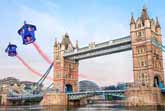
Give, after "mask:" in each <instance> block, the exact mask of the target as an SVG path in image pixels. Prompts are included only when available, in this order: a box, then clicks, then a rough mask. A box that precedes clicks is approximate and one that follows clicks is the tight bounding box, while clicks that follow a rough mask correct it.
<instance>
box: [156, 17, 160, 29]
mask: <svg viewBox="0 0 165 111" xmlns="http://www.w3.org/2000/svg"><path fill="white" fill-rule="evenodd" d="M156 28H160V24H159V20H158V17H156Z"/></svg>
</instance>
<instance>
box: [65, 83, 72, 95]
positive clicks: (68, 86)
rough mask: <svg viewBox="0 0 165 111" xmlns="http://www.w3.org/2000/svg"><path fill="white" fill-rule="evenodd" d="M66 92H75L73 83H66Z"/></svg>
mask: <svg viewBox="0 0 165 111" xmlns="http://www.w3.org/2000/svg"><path fill="white" fill-rule="evenodd" d="M65 92H66V93H70V92H73V87H72V85H71V84H66V85H65Z"/></svg>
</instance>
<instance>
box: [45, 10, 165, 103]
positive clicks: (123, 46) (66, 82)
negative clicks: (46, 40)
mask: <svg viewBox="0 0 165 111" xmlns="http://www.w3.org/2000/svg"><path fill="white" fill-rule="evenodd" d="M153 38H154V39H155V40H156V41H158V42H159V43H160V44H162V34H161V27H160V24H159V20H158V18H157V19H156V20H154V19H153V18H150V17H149V16H148V12H147V9H146V8H143V9H142V12H141V15H140V16H139V17H138V18H137V20H135V19H134V17H133V15H132V16H131V20H130V35H129V36H126V37H122V38H119V39H115V40H110V41H106V42H102V43H98V44H96V43H94V42H93V43H90V44H89V45H88V46H86V47H82V48H79V46H78V42H76V45H75V46H74V45H73V44H72V42H71V40H70V37H69V35H68V34H65V35H64V36H63V39H62V41H61V42H58V41H57V40H56V41H55V44H54V63H55V66H54V89H56V92H58V94H55V95H54V94H48V95H45V97H44V98H45V99H44V100H45V102H44V103H45V104H46V103H47V102H46V101H47V100H49V101H48V102H50V100H51V102H52V104H61V105H65V104H67V101H68V96H67V93H68V92H72V93H73V94H72V95H75V94H76V92H78V69H79V61H80V60H83V59H88V58H93V57H98V56H104V55H107V54H113V53H118V52H123V51H127V50H131V51H132V57H133V74H134V75H133V77H134V83H139V82H140V87H132V88H129V89H128V90H126V91H125V92H124V95H125V96H126V104H127V105H162V104H165V95H164V94H163V93H161V89H163V88H161V87H163V86H164V68H163V57H162V50H161V48H160V47H156V46H155V44H153V42H152V41H151V39H153ZM56 66H60V69H61V70H59V69H58V68H56ZM162 92H164V89H163V90H162ZM70 95H71V94H70ZM48 98H50V99H48Z"/></svg>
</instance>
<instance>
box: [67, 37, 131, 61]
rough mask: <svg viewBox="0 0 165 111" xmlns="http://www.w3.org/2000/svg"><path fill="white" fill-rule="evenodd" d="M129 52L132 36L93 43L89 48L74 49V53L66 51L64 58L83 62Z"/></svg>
mask: <svg viewBox="0 0 165 111" xmlns="http://www.w3.org/2000/svg"><path fill="white" fill-rule="evenodd" d="M127 50H131V38H130V36H125V37H122V38H119V39H114V40H110V41H106V42H102V43H98V44H95V43H92V44H90V45H89V46H86V47H82V48H78V49H74V50H73V51H65V53H64V57H65V58H67V59H70V60H82V59H88V58H92V57H97V56H102V55H107V54H112V53H117V52H122V51H127Z"/></svg>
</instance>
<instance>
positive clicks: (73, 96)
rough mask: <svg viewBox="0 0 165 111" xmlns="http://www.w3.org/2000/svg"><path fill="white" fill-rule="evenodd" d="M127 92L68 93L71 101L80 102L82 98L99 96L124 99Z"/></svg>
mask: <svg viewBox="0 0 165 111" xmlns="http://www.w3.org/2000/svg"><path fill="white" fill-rule="evenodd" d="M125 91H126V90H106V91H87V92H75V93H67V95H68V98H69V100H80V99H82V98H87V97H93V96H98V95H104V96H106V95H111V96H114V97H119V98H121V99H124V98H125V96H124V92H125Z"/></svg>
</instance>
